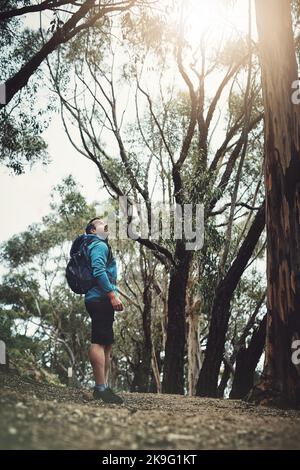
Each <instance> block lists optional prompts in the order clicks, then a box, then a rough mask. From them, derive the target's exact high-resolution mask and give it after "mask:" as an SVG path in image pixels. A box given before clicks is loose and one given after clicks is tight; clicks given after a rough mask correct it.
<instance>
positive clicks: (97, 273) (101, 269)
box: [90, 242, 123, 310]
mask: <svg viewBox="0 0 300 470" xmlns="http://www.w3.org/2000/svg"><path fill="white" fill-rule="evenodd" d="M90 257H91V267H92V273H93V276H94V277H95V278H96V281H97V284H98V286H99V288H100V289H101V290H102V291H104V292H105V294H106V295H107V297H108V298H109V299H110V302H111V304H112V306H113V308H114V310H123V305H122V302H121V301H120V300H119V298H118V297H117V296H116V294H115V291H114V289H113V286H112V284H111V282H110V280H109V278H108V276H107V273H106V263H107V258H108V247H107V246H106V245H105V243H102V242H99V243H97V242H96V243H93V244H92V245H91V247H90Z"/></svg>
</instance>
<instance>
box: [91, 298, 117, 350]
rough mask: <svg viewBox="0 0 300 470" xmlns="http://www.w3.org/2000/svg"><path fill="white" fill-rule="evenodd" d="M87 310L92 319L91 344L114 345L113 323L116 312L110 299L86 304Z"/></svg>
mask: <svg viewBox="0 0 300 470" xmlns="http://www.w3.org/2000/svg"><path fill="white" fill-rule="evenodd" d="M85 308H86V309H87V311H88V313H89V315H90V317H91V319H92V334H91V342H92V343H95V344H103V345H109V344H112V343H114V341H115V340H114V332H113V322H114V320H115V312H114V309H113V306H112V305H111V303H110V299H108V298H107V299H103V300H94V301H92V302H86V303H85Z"/></svg>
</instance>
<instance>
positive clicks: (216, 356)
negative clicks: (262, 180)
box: [196, 205, 265, 397]
mask: <svg viewBox="0 0 300 470" xmlns="http://www.w3.org/2000/svg"><path fill="white" fill-rule="evenodd" d="M264 226H265V207H264V205H263V206H262V207H261V208H260V209H259V211H258V212H257V214H256V216H255V218H254V220H253V222H252V225H251V227H250V229H249V232H248V234H247V236H246V238H245V240H244V241H243V243H242V245H241V247H240V249H239V252H238V254H237V256H236V258H235V260H234V262H233V263H232V265H231V267H230V268H229V270H228V272H227V274H226V276H225V277H224V279H222V280H221V281H220V282H219V284H218V286H217V289H216V294H215V299H214V303H213V308H212V314H211V322H210V327H209V334H208V340H207V347H206V351H205V358H204V361H203V365H202V368H201V371H200V374H199V378H198V382H197V388H196V394H197V395H198V396H208V397H217V396H218V379H219V373H220V366H221V363H222V359H223V354H224V346H225V341H226V333H227V329H228V323H229V319H230V303H231V300H232V297H233V295H234V291H235V289H236V287H237V285H238V282H239V280H240V278H241V276H242V274H243V272H244V270H245V268H246V266H247V264H248V261H249V260H250V258H251V256H252V253H253V251H254V248H255V246H256V244H257V242H258V240H259V238H260V236H261V233H262V231H263V229H264Z"/></svg>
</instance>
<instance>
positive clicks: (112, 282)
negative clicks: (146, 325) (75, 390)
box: [85, 217, 123, 404]
mask: <svg viewBox="0 0 300 470" xmlns="http://www.w3.org/2000/svg"><path fill="white" fill-rule="evenodd" d="M85 232H86V237H87V238H91V239H92V240H91V241H90V243H89V244H88V254H89V257H90V261H91V268H92V274H93V276H94V277H95V279H96V282H97V284H96V285H95V287H93V288H92V289H90V290H89V291H88V292H87V293H86V294H85V306H86V309H87V311H88V313H89V315H90V317H91V320H92V337H91V343H92V344H91V346H90V350H89V358H90V362H91V365H92V368H93V372H94V377H95V387H94V392H93V397H94V399H96V400H99V399H101V400H103V401H105V402H106V403H119V404H120V403H123V399H122V398H121V397H120V396H118V395H116V394H115V393H114V392H113V390H112V389H111V388H110V387H108V384H107V382H108V373H109V364H110V360H111V351H112V344H113V343H114V332H113V322H114V319H115V318H114V311H115V310H116V311H120V310H123V305H122V302H121V301H120V299H119V298H118V297H117V295H116V292H117V287H116V282H117V265H116V260H115V258H114V256H113V255H112V251H111V247H110V245H109V243H108V240H107V239H108V233H109V232H108V226H107V224H106V223H105V222H104V221H103V220H102V219H100V218H99V217H96V218H94V219H92V220H90V222H89V223H88V225H87V227H86V230H85Z"/></svg>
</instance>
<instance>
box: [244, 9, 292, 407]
mask: <svg viewBox="0 0 300 470" xmlns="http://www.w3.org/2000/svg"><path fill="white" fill-rule="evenodd" d="M256 18H257V27H258V34H259V50H260V62H261V69H262V88H263V100H264V107H265V147H266V148H265V187H266V225H267V283H268V318H267V339H266V358H265V364H264V374H263V378H262V380H261V382H260V383H259V384H258V386H257V387H255V388H254V389H253V391H252V393H251V396H250V398H251V399H252V400H254V401H258V402H260V403H266V404H269V403H272V404H276V405H279V406H286V405H288V406H297V405H299V404H300V365H299V364H298V365H297V364H296V363H293V361H292V353H293V349H292V348H293V345H295V343H294V341H295V340H297V339H298V340H299V338H300V272H299V269H300V148H299V147H300V126H299V124H300V108H299V105H297V104H293V102H292V99H291V97H292V91H293V90H292V83H293V82H294V81H295V80H297V78H298V72H297V63H296V55H295V45H294V38H293V31H292V21H291V3H290V1H288V0H256Z"/></svg>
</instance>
